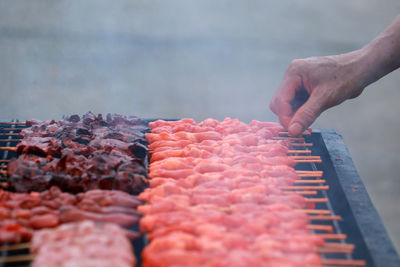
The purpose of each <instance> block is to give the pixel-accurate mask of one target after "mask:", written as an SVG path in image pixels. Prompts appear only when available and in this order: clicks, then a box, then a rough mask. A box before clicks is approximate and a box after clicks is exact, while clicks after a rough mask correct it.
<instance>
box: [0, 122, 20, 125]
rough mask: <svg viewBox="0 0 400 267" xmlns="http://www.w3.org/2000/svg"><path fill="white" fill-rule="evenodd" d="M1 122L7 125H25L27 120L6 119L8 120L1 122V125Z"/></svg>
mask: <svg viewBox="0 0 400 267" xmlns="http://www.w3.org/2000/svg"><path fill="white" fill-rule="evenodd" d="M1 124H5V125H25V124H26V122H25V121H12V122H10V121H6V122H0V125H1Z"/></svg>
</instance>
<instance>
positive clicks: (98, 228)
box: [31, 221, 136, 267]
mask: <svg viewBox="0 0 400 267" xmlns="http://www.w3.org/2000/svg"><path fill="white" fill-rule="evenodd" d="M31 252H32V253H34V254H36V257H35V260H34V261H33V263H32V265H31V266H33V267H39V266H40V267H47V266H49V267H53V266H59V267H62V266H65V267H67V266H77V267H79V266H82V267H83V266H85V267H91V266H93V267H102V266H104V267H109V266H118V267H133V266H136V259H135V256H134V255H133V251H132V246H131V244H130V241H129V239H128V237H127V233H126V231H125V230H123V229H122V228H120V227H119V226H117V225H115V224H98V223H94V222H92V221H83V222H80V223H72V224H64V225H62V226H59V227H58V228H55V229H49V230H41V231H38V232H35V234H34V236H33V239H32V246H31Z"/></svg>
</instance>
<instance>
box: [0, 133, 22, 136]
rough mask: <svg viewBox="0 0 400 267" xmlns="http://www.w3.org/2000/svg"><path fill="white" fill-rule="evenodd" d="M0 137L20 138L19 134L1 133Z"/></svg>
mask: <svg viewBox="0 0 400 267" xmlns="http://www.w3.org/2000/svg"><path fill="white" fill-rule="evenodd" d="M0 136H20V135H19V133H2V134H0Z"/></svg>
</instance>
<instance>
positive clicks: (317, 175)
mask: <svg viewBox="0 0 400 267" xmlns="http://www.w3.org/2000/svg"><path fill="white" fill-rule="evenodd" d="M297 175H298V176H300V177H317V178H320V177H322V176H323V174H322V173H312V172H309V173H306V172H304V173H297Z"/></svg>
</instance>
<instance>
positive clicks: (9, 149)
mask: <svg viewBox="0 0 400 267" xmlns="http://www.w3.org/2000/svg"><path fill="white" fill-rule="evenodd" d="M0 150H8V151H12V152H17V148H16V147H12V146H3V147H0Z"/></svg>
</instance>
